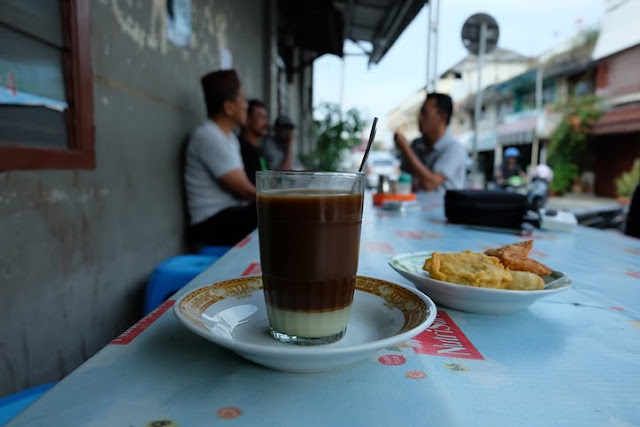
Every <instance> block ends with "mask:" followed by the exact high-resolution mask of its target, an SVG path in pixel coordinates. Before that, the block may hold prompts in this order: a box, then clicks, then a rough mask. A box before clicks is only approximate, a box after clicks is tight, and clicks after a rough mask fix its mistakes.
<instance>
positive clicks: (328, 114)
mask: <svg viewBox="0 0 640 427" xmlns="http://www.w3.org/2000/svg"><path fill="white" fill-rule="evenodd" d="M317 111H319V112H320V115H319V117H320V118H317V119H316V118H314V120H313V139H314V140H315V141H316V150H315V151H314V152H313V153H310V154H307V155H304V154H303V155H301V156H300V160H301V161H302V163H303V164H304V165H305V167H306V168H307V169H311V170H323V171H335V170H337V169H338V166H339V163H340V156H341V153H342V152H343V151H344V150H349V149H351V148H353V147H356V146H358V145H360V143H361V137H362V128H363V126H364V120H363V119H362V117H361V114H360V112H359V111H358V110H356V109H351V110H349V111H347V112H346V113H344V114H343V113H342V112H341V111H340V106H339V105H338V104H332V103H323V104H320V106H318V107H317Z"/></svg>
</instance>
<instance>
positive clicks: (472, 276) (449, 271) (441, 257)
mask: <svg viewBox="0 0 640 427" xmlns="http://www.w3.org/2000/svg"><path fill="white" fill-rule="evenodd" d="M422 268H423V269H424V270H426V271H428V272H429V275H430V276H431V278H432V279H436V280H442V281H445V282H450V283H456V284H459V285H467V286H475V287H485V288H495V289H505V288H506V286H507V285H508V284H509V283H511V281H512V277H511V273H510V272H509V270H507V269H506V268H505V267H504V266H503V265H502V264H501V263H500V261H499V260H498V259H497V258H494V257H490V256H487V255H485V254H483V253H477V252H471V251H464V252H452V253H438V252H434V253H433V254H432V255H431V258H428V259H427V260H426V261H425V263H424V266H423V267H422Z"/></svg>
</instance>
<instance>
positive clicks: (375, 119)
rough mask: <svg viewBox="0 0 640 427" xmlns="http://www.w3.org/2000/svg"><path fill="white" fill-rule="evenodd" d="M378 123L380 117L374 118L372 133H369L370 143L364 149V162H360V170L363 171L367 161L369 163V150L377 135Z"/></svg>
mask: <svg viewBox="0 0 640 427" xmlns="http://www.w3.org/2000/svg"><path fill="white" fill-rule="evenodd" d="M377 124H378V118H377V117H374V118H373V125H372V126H371V133H370V134H369V143H367V148H366V150H364V156H363V157H362V163H360V169H358V172H362V170H363V169H364V165H365V163H367V158H368V157H369V150H371V144H373V139H374V138H375V137H376V125H377Z"/></svg>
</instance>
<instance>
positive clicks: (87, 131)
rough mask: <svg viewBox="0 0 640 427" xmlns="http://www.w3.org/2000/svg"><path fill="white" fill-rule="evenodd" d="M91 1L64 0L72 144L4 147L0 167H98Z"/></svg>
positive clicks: (65, 68)
mask: <svg viewBox="0 0 640 427" xmlns="http://www.w3.org/2000/svg"><path fill="white" fill-rule="evenodd" d="M90 3H91V2H89V1H86V0H60V6H61V15H62V20H63V23H62V29H63V32H64V37H65V40H66V41H67V43H68V47H67V48H66V49H64V50H63V54H62V68H63V74H64V80H65V91H66V94H67V103H68V104H69V108H68V110H67V111H66V112H65V119H66V122H67V137H68V148H66V149H53V148H39V147H29V146H21V145H20V146H18V145H16V146H3V147H0V171H5V170H35V169H95V166H96V162H95V134H94V122H93V86H92V77H93V74H92V70H91V44H90V37H91V8H90Z"/></svg>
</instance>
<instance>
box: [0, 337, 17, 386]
mask: <svg viewBox="0 0 640 427" xmlns="http://www.w3.org/2000/svg"><path fill="white" fill-rule="evenodd" d="M0 358H1V359H2V361H3V362H4V366H5V367H6V368H7V371H9V380H10V381H11V388H12V389H13V390H17V389H18V382H17V381H16V370H15V368H14V366H13V364H12V363H11V359H10V358H9V357H7V355H6V353H5V352H4V344H1V343H0Z"/></svg>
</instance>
